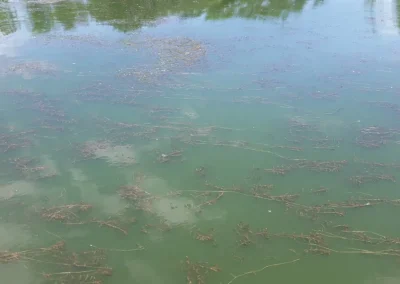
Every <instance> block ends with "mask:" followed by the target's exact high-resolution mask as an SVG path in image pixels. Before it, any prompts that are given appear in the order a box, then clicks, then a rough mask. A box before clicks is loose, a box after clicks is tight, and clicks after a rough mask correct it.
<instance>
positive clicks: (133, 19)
mask: <svg viewBox="0 0 400 284" xmlns="http://www.w3.org/2000/svg"><path fill="white" fill-rule="evenodd" d="M323 3H324V0H294V1H290V0H222V1H217V2H216V1H211V0H198V1H183V0H180V1H168V0H153V1H147V0H123V1H105V0H88V1H87V2H86V1H57V0H40V1H28V2H18V4H20V5H23V6H24V9H26V14H27V19H18V17H17V13H16V12H15V11H13V10H12V4H14V2H13V3H7V2H3V3H2V5H1V6H0V7H1V8H0V30H1V32H2V34H4V35H5V34H10V33H12V32H15V31H16V30H17V28H18V27H17V24H16V23H17V22H18V21H19V20H28V22H29V25H30V27H31V30H32V32H33V33H48V32H50V31H52V30H53V29H56V28H59V27H61V28H62V29H63V30H71V29H74V28H76V27H77V26H78V25H87V24H88V23H89V22H91V21H95V22H97V23H103V24H107V25H109V26H112V27H113V28H115V29H116V30H118V31H121V32H129V31H134V30H137V29H139V28H141V27H142V26H144V25H149V24H151V23H154V22H155V21H157V20H159V19H161V18H165V17H168V16H177V17H180V18H194V17H200V16H204V18H205V19H206V20H223V19H229V18H234V17H237V18H246V19H258V20H266V19H280V20H282V21H284V20H286V19H287V18H288V17H289V15H290V14H292V13H301V12H302V11H303V9H304V8H305V6H306V5H308V4H310V5H311V7H317V6H319V5H321V4H323Z"/></svg>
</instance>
